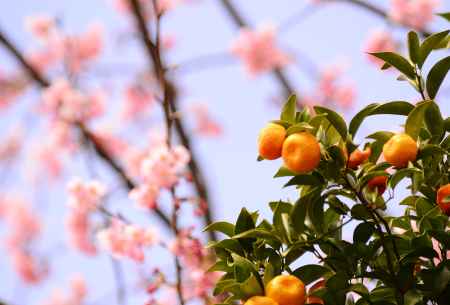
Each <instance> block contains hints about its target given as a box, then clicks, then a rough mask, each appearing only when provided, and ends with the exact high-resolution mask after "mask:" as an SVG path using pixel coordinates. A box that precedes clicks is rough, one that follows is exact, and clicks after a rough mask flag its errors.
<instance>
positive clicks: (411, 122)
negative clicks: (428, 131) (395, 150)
mask: <svg viewBox="0 0 450 305" xmlns="http://www.w3.org/2000/svg"><path fill="white" fill-rule="evenodd" d="M431 103H432V102H431V101H424V102H421V103H419V104H417V105H416V108H414V110H413V111H411V112H410V113H409V115H408V118H407V119H406V124H405V132H406V133H407V134H408V135H410V136H411V137H412V138H413V139H417V138H418V137H419V133H420V129H421V128H422V126H424V116H425V110H426V109H427V108H428V107H429V106H430V104H431Z"/></svg>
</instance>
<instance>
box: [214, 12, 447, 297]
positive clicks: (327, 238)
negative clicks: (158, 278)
mask: <svg viewBox="0 0 450 305" xmlns="http://www.w3.org/2000/svg"><path fill="white" fill-rule="evenodd" d="M444 17H445V16H444ZM448 34H449V31H445V32H441V33H437V34H434V35H432V36H430V37H428V38H427V39H426V40H425V41H423V42H422V43H421V42H420V39H419V37H418V36H417V34H416V33H414V32H411V33H409V35H408V45H409V59H407V58H405V57H403V56H401V55H399V54H395V53H387V52H384V53H376V54H374V56H377V57H378V58H380V59H382V60H384V61H385V62H386V63H387V64H388V65H389V66H392V67H394V68H396V69H397V70H398V71H399V72H400V73H402V74H403V76H404V77H406V78H407V79H408V80H409V82H410V83H411V84H412V85H413V87H414V88H415V89H416V90H418V91H419V92H420V94H421V97H422V99H423V100H422V101H420V102H419V103H417V104H415V105H414V104H412V103H410V102H407V101H393V102H388V103H374V104H370V105H368V106H366V107H365V108H364V109H362V110H361V111H360V112H358V113H357V114H356V115H355V117H354V118H353V119H352V120H351V121H350V124H349V125H348V126H347V123H346V122H345V120H344V119H343V118H342V117H341V116H340V115H339V114H338V113H336V112H335V111H333V110H331V109H327V108H324V107H315V108H314V110H315V114H312V113H311V112H310V111H308V110H307V109H304V110H303V111H300V112H298V111H297V110H296V98H295V96H291V97H290V98H289V99H288V101H287V103H286V105H285V106H284V108H283V111H282V114H281V116H280V120H277V121H274V122H276V123H277V124H280V125H282V126H284V127H285V128H286V130H287V134H288V135H289V134H292V133H296V132H302V131H307V132H310V133H312V134H313V135H315V137H316V138H317V140H318V141H319V143H320V147H321V160H320V164H319V166H318V167H317V168H316V169H315V170H313V171H312V172H309V173H302V174H296V173H294V172H292V171H290V170H289V169H287V168H285V167H281V168H280V169H279V171H278V172H277V173H276V174H275V176H274V177H275V178H280V177H282V178H286V177H288V178H289V180H288V182H287V183H286V184H285V187H292V186H295V187H296V188H297V190H298V198H297V199H296V200H295V201H292V202H290V201H273V202H270V203H269V206H270V209H271V211H272V214H273V216H272V219H270V220H266V219H262V220H261V219H259V217H258V213H257V212H250V211H247V210H246V209H245V208H243V209H242V210H241V212H240V214H239V216H238V218H237V221H236V222H235V223H234V224H232V223H226V222H217V223H214V224H212V225H210V226H209V227H207V228H206V230H215V231H218V232H222V233H224V234H225V235H226V236H227V238H225V239H223V240H221V241H218V242H215V243H212V244H210V245H209V247H211V248H213V249H214V250H215V251H216V254H217V263H216V264H215V265H214V266H213V267H212V269H213V270H216V271H217V270H218V271H222V272H223V276H222V278H221V279H220V281H219V282H218V283H217V287H216V290H215V294H224V295H227V296H228V298H227V299H226V300H225V301H224V302H225V303H229V304H231V303H233V302H234V301H236V300H246V299H248V298H249V297H251V296H254V295H263V294H264V287H265V285H266V284H267V283H268V282H269V281H270V280H271V279H272V278H273V277H274V276H276V275H279V274H282V273H289V274H293V275H295V276H297V277H298V278H299V279H301V280H302V281H303V282H304V283H305V285H309V284H311V283H314V282H316V281H318V280H325V281H326V284H325V286H324V287H322V288H320V289H318V290H316V291H314V292H310V294H313V295H315V296H318V297H320V298H321V299H322V300H323V301H324V303H325V304H326V305H341V304H342V305H344V304H358V305H366V304H399V305H400V304H404V305H420V304H428V303H429V302H433V303H437V304H448V303H446V302H448V300H450V296H449V294H450V292H449V291H450V260H449V259H448V258H447V251H449V250H450V237H449V236H450V234H449V217H448V215H446V214H445V213H444V211H443V210H441V209H440V207H439V206H438V204H437V202H436V192H437V190H438V189H439V188H440V187H441V186H443V185H446V184H448V183H449V180H450V171H449V165H450V158H449V150H450V135H449V129H450V128H449V125H450V124H449V121H450V118H443V117H442V114H441V111H440V108H439V106H438V104H437V103H436V102H435V101H434V98H435V97H436V96H437V93H438V90H439V87H440V86H441V83H442V82H443V80H444V78H445V75H446V74H447V72H448V70H449V68H450V65H449V59H448V58H449V57H446V58H444V59H442V60H440V61H438V62H437V63H436V64H435V65H434V66H433V67H432V68H431V70H430V72H429V74H428V77H427V80H426V82H425V81H424V78H423V76H422V71H421V68H422V66H423V64H424V63H425V60H426V59H427V58H428V56H429V54H430V53H431V52H432V51H433V50H434V49H435V48H436V46H437V45H439V43H440V42H441V41H442V40H444V39H446V38H447V36H448ZM424 85H425V86H424ZM379 114H390V115H402V116H405V124H404V126H405V133H406V134H408V135H410V136H411V137H412V138H413V139H414V140H416V141H417V144H418V147H419V153H418V155H417V158H416V159H415V160H413V161H412V162H409V164H408V166H407V167H404V168H394V167H391V165H390V164H389V163H387V162H379V161H378V160H379V157H380V155H381V152H382V149H383V145H384V144H385V143H386V142H387V141H388V140H389V139H390V138H391V137H392V136H393V135H394V133H392V132H389V131H379V132H376V133H374V134H372V135H369V136H367V137H366V139H367V143H364V145H363V146H364V147H369V148H370V149H371V152H372V153H371V156H370V158H369V159H368V160H367V161H366V162H365V163H363V164H361V165H360V166H359V167H358V168H357V169H356V170H353V169H350V168H348V167H347V160H348V158H349V154H351V153H352V152H353V151H354V150H355V149H356V148H357V147H358V146H360V145H358V144H359V143H355V142H354V136H355V134H356V132H357V131H358V129H359V127H360V126H361V124H362V123H363V122H364V120H365V119H367V118H369V117H370V116H373V115H379ZM380 177H387V178H386V179H384V180H383V179H381V180H380V181H385V182H386V185H385V187H387V190H388V192H386V193H385V194H383V192H384V189H383V190H381V187H382V185H379V184H378V185H377V184H375V186H374V179H375V178H378V179H379V178H380ZM400 184H402V185H403V186H406V189H407V190H408V192H409V194H408V195H407V196H406V197H405V198H403V199H400V198H397V197H396V198H395V199H396V201H397V203H395V202H394V201H393V199H394V191H395V190H397V189H398V188H399V187H398V186H399V185H400ZM396 204H397V205H401V206H404V207H405V209H404V213H403V215H401V216H395V217H394V216H389V215H387V214H386V208H387V206H388V205H392V206H394V205H396ZM350 223H352V224H353V225H354V229H353V236H352V238H350V239H343V238H342V230H343V227H344V226H347V225H348V224H350ZM306 253H310V254H312V255H314V256H316V257H317V259H318V263H317V264H308V265H300V267H298V268H296V267H295V266H298V265H299V259H300V258H301V257H302V256H304V255H305V254H306ZM351 293H353V295H357V297H356V298H355V300H354V298H353V297H351Z"/></svg>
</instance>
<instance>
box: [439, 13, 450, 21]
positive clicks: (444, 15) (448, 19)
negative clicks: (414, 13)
mask: <svg viewBox="0 0 450 305" xmlns="http://www.w3.org/2000/svg"><path fill="white" fill-rule="evenodd" d="M436 15H438V16H441V17H442V18H444V19H445V20H447V21H450V12H447V13H440V14H436Z"/></svg>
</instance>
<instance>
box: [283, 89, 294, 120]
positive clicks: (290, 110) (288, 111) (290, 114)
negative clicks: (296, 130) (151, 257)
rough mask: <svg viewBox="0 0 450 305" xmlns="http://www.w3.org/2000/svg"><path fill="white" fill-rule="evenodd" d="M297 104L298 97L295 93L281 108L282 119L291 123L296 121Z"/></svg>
mask: <svg viewBox="0 0 450 305" xmlns="http://www.w3.org/2000/svg"><path fill="white" fill-rule="evenodd" d="M296 106H297V97H296V96H295V95H294V94H293V95H291V96H290V97H289V98H288V100H287V101H286V103H285V104H284V106H283V109H282V110H281V115H280V120H282V121H286V122H289V123H295V113H296Z"/></svg>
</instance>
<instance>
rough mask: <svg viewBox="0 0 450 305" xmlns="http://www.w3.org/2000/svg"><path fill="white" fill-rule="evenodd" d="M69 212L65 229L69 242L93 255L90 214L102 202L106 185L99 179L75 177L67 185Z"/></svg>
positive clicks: (94, 251)
mask: <svg viewBox="0 0 450 305" xmlns="http://www.w3.org/2000/svg"><path fill="white" fill-rule="evenodd" d="M67 189H68V193H69V199H68V204H67V205H68V207H69V213H68V215H67V218H66V229H67V233H68V238H69V244H70V245H71V246H72V247H73V248H75V249H77V250H79V251H80V252H82V253H85V254H86V255H94V254H95V253H96V247H95V245H94V243H93V241H92V239H91V223H90V219H89V218H90V214H91V213H92V212H93V211H95V210H96V209H97V207H99V206H100V205H101V203H102V198H103V196H104V195H105V194H106V187H105V186H104V185H103V184H102V183H101V182H99V181H96V180H92V181H86V182H85V181H82V180H81V179H79V178H75V179H73V180H72V181H70V182H69V184H68V186H67Z"/></svg>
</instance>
